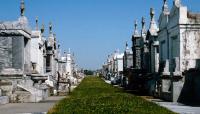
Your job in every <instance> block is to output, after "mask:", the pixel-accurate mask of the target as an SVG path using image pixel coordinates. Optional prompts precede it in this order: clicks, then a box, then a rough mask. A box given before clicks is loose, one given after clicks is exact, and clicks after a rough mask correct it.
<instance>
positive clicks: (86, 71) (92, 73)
mask: <svg viewBox="0 0 200 114" xmlns="http://www.w3.org/2000/svg"><path fill="white" fill-rule="evenodd" d="M84 74H85V75H94V71H92V70H84Z"/></svg>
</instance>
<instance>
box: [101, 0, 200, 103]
mask: <svg viewBox="0 0 200 114" xmlns="http://www.w3.org/2000/svg"><path fill="white" fill-rule="evenodd" d="M154 15H155V13H154V10H153V9H152V8H151V10H150V26H149V29H148V30H147V29H146V28H145V20H144V18H142V21H141V24H142V30H140V31H138V28H137V26H138V23H137V21H136V22H135V30H134V33H133V35H132V50H131V49H129V48H128V47H127V48H126V50H125V52H124V53H123V54H120V53H118V52H115V53H114V54H112V55H111V56H109V57H108V59H107V62H106V64H104V65H103V74H104V76H105V77H106V78H107V79H111V82H113V83H117V82H118V84H120V85H122V86H124V87H126V88H129V89H135V90H138V91H140V92H143V93H145V94H148V95H152V96H155V97H158V98H161V99H164V100H167V101H173V102H182V103H193V104H196V103H199V102H200V14H198V13H192V12H190V11H188V9H187V7H186V6H183V5H182V4H181V1H180V0H174V1H173V6H172V8H171V10H170V9H169V8H168V4H167V1H166V0H164V3H163V7H162V11H161V14H160V17H159V20H158V25H157V24H156V21H155V18H154ZM122 63H123V64H122ZM113 77H115V78H113Z"/></svg>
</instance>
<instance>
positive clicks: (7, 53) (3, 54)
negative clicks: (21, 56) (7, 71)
mask: <svg viewBox="0 0 200 114" xmlns="http://www.w3.org/2000/svg"><path fill="white" fill-rule="evenodd" d="M10 67H12V38H11V37H4V36H1V37H0V71H1V70H2V69H3V68H10Z"/></svg>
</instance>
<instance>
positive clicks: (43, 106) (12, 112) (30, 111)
mask: <svg viewBox="0 0 200 114" xmlns="http://www.w3.org/2000/svg"><path fill="white" fill-rule="evenodd" d="M63 98H64V96H58V97H57V96H54V97H49V98H48V99H47V100H45V101H43V102H41V103H10V104H6V105H2V106H0V114H46V113H47V111H48V110H49V109H50V108H52V107H53V105H54V104H55V103H56V102H58V101H59V100H61V99H63Z"/></svg>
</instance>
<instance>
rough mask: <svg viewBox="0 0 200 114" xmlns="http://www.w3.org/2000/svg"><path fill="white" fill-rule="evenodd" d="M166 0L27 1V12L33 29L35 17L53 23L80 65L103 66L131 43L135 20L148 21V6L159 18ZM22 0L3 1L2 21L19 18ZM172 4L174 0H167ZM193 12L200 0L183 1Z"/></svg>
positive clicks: (1, 9) (41, 21) (66, 47)
mask: <svg viewBox="0 0 200 114" xmlns="http://www.w3.org/2000/svg"><path fill="white" fill-rule="evenodd" d="M162 2H163V0H25V4H26V12H25V15H26V16H27V17H28V19H29V23H30V25H31V27H32V28H34V26H35V17H36V16H38V17H39V23H40V25H41V23H44V24H45V25H46V34H47V33H48V23H49V22H50V21H51V22H52V23H53V30H54V32H55V33H56V35H57V39H58V40H59V42H60V43H61V48H62V49H63V50H68V48H71V50H72V51H73V52H74V53H75V56H76V60H77V63H78V64H79V65H80V67H83V68H88V69H96V68H100V67H101V65H102V64H103V62H104V61H105V59H106V57H107V55H108V54H110V53H112V52H114V51H115V50H116V49H120V51H123V50H124V47H125V42H126V41H128V43H129V46H131V34H132V32H133V25H134V20H135V19H137V20H138V21H140V20H141V17H142V16H144V17H145V18H146V22H147V25H146V26H147V28H148V23H149V9H150V8H151V7H153V8H154V9H155V12H156V17H157V18H156V19H158V16H159V13H160V11H161V7H162ZM19 3H20V0H1V4H0V20H1V21H12V20H16V19H17V18H18V17H19V15H20V12H19V5H20V4H19ZM168 4H169V6H170V7H171V5H172V0H168ZM182 4H184V5H186V6H188V9H189V10H190V11H193V12H200V7H199V4H200V0H182Z"/></svg>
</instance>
